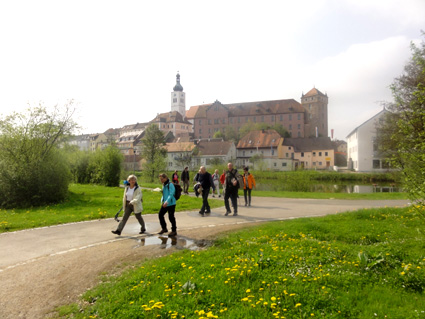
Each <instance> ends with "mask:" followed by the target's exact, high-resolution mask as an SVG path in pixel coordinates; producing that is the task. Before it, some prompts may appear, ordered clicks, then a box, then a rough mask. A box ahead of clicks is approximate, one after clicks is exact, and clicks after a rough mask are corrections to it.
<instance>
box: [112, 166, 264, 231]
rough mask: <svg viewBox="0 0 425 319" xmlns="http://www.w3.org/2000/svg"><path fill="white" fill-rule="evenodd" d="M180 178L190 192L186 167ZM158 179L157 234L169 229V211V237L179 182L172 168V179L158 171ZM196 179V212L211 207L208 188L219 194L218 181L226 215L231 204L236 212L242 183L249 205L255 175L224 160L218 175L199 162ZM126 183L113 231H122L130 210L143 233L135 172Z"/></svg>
mask: <svg viewBox="0 0 425 319" xmlns="http://www.w3.org/2000/svg"><path fill="white" fill-rule="evenodd" d="M180 179H181V181H182V182H183V193H185V194H189V168H188V167H185V169H184V170H183V172H182V174H181V176H180ZM159 180H160V182H161V183H162V197H161V208H160V210H159V213H158V217H159V224H160V225H161V231H160V232H159V233H158V234H160V235H163V234H166V233H168V229H167V223H166V221H165V214H167V213H168V219H169V221H170V223H171V232H170V233H168V236H169V237H174V236H176V235H177V225H176V218H175V210H176V198H175V193H176V188H175V185H176V184H179V179H178V172H177V171H175V172H174V173H173V175H172V178H171V181H170V179H169V178H168V177H167V175H166V174H164V173H162V174H160V175H159ZM194 181H195V182H196V186H197V187H196V188H195V192H196V193H197V196H198V195H201V196H202V207H201V209H200V211H199V214H200V215H202V216H205V214H210V213H211V207H210V205H209V203H208V196H209V193H210V189H211V188H212V190H213V197H215V196H214V195H215V193H216V191H217V194H218V196H219V197H221V194H220V186H219V185H220V184H219V183H221V184H222V187H223V194H224V205H225V207H226V213H225V214H224V215H225V216H228V215H229V214H231V213H232V210H231V208H230V203H231V206H232V207H233V216H237V215H238V190H239V188H241V187H243V190H244V198H245V206H251V191H252V188H254V187H255V186H256V184H255V178H254V176H253V175H252V174H251V173H249V168H248V167H244V168H243V175H240V174H239V172H238V171H237V169H235V168H234V167H233V164H232V163H228V164H227V170H223V174H222V175H220V176H219V173H218V170H217V169H216V170H215V172H214V174H212V175H211V174H210V173H209V172H207V170H206V168H205V166H201V167H200V169H199V171H198V173H197V174H196V175H195V177H194ZM127 182H128V183H126V186H125V188H124V196H123V210H124V215H123V218H122V220H121V222H120V223H119V224H118V227H117V229H116V230H113V231H112V233H113V234H116V235H121V232H122V230H123V228H124V226H125V224H126V223H127V220H128V218H129V217H130V215H131V213H134V215H135V216H136V219H137V220H138V222H139V224H140V232H139V234H144V233H145V232H146V226H145V222H144V220H143V217H142V211H143V204H142V203H143V198H142V191H141V189H140V187H139V185H138V184H137V177H136V176H135V175H130V176H129V177H128V178H127Z"/></svg>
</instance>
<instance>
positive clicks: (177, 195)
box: [168, 184, 182, 200]
mask: <svg viewBox="0 0 425 319" xmlns="http://www.w3.org/2000/svg"><path fill="white" fill-rule="evenodd" d="M174 188H175V190H176V191H175V192H174V198H175V199H176V200H179V198H180V196H181V195H182V187H181V186H180V185H179V184H174ZM168 189H170V186H168Z"/></svg>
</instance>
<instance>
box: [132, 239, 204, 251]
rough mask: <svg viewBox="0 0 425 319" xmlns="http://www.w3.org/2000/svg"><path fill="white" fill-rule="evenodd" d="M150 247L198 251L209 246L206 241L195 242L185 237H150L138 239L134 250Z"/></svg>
mask: <svg viewBox="0 0 425 319" xmlns="http://www.w3.org/2000/svg"><path fill="white" fill-rule="evenodd" d="M148 245H159V246H160V248H161V249H166V248H170V247H175V248H176V249H190V250H198V249H200V248H204V247H206V246H207V242H206V241H196V242H195V241H194V240H192V239H188V238H184V237H165V236H148V237H142V238H137V245H136V246H135V247H134V248H139V247H141V246H148Z"/></svg>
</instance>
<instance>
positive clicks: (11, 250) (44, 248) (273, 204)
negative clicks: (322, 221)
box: [0, 197, 409, 272]
mask: <svg viewBox="0 0 425 319" xmlns="http://www.w3.org/2000/svg"><path fill="white" fill-rule="evenodd" d="M240 202H243V200H242V201H240ZM408 204H409V201H407V200H336V199H326V200H324V199H320V200H319V199H288V198H269V197H267V198H265V197H253V201H252V206H251V207H245V206H239V211H238V213H239V215H238V216H231V215H229V216H224V213H225V208H224V207H220V208H216V209H213V211H212V212H211V214H210V215H208V216H205V217H202V216H201V215H200V214H199V213H198V211H197V210H196V211H184V212H178V213H176V219H177V232H179V231H181V230H185V233H187V231H188V230H190V229H199V228H203V227H220V226H223V225H232V224H244V223H258V222H265V221H276V220H286V219H294V218H302V217H317V216H324V215H328V214H337V213H341V212H346V211H353V210H357V209H362V208H373V207H403V206H406V205H408ZM177 205H178V202H177ZM143 218H144V220H145V222H146V228H147V232H148V234H147V235H143V236H146V237H152V238H158V235H156V233H157V232H158V231H159V230H160V226H159V222H158V216H157V215H156V214H153V215H143ZM166 220H167V216H166ZM167 224H168V225H169V222H168V220H167ZM117 225H118V224H117V222H116V221H115V220H114V219H101V220H95V221H88V222H79V223H71V224H64V225H57V226H51V227H42V228H35V229H29V230H22V231H16V232H10V233H2V234H0V247H1V251H2V253H1V257H0V272H4V271H7V270H8V269H12V268H16V267H19V266H20V265H25V264H28V263H31V262H34V261H37V260H38V259H40V258H48V257H51V256H57V255H62V254H67V253H70V252H73V251H76V250H81V249H86V248H90V247H94V246H98V245H107V244H109V243H113V242H116V241H125V240H130V239H134V236H136V235H137V236H141V235H138V233H139V225H138V223H137V220H136V218H134V216H132V217H130V219H129V220H128V222H127V225H126V226H125V228H124V231H123V233H122V236H116V235H114V234H112V233H111V230H114V229H116V227H117ZM177 238H178V236H177Z"/></svg>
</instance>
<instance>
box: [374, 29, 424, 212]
mask: <svg viewBox="0 0 425 319" xmlns="http://www.w3.org/2000/svg"><path fill="white" fill-rule="evenodd" d="M422 35H425V33H423V32H422ZM411 51H412V57H411V59H410V60H409V61H408V63H407V64H406V65H405V67H404V72H403V74H402V75H401V76H399V77H398V78H396V79H395V80H394V82H393V84H392V85H391V91H392V95H393V98H394V102H393V103H387V104H386V107H387V109H388V111H389V112H388V113H387V115H386V116H385V118H384V121H383V122H382V123H381V124H380V125H379V126H378V127H377V131H378V137H377V139H378V144H379V147H380V150H381V151H382V152H384V154H386V155H387V156H388V157H389V158H390V161H391V164H392V166H393V167H398V168H400V169H401V170H402V173H403V177H404V189H405V190H406V191H407V192H408V193H409V195H410V197H411V199H413V200H416V201H417V202H418V203H419V204H421V205H422V206H423V205H424V204H425V42H424V41H422V42H421V44H420V46H416V45H415V44H413V43H412V44H411Z"/></svg>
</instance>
